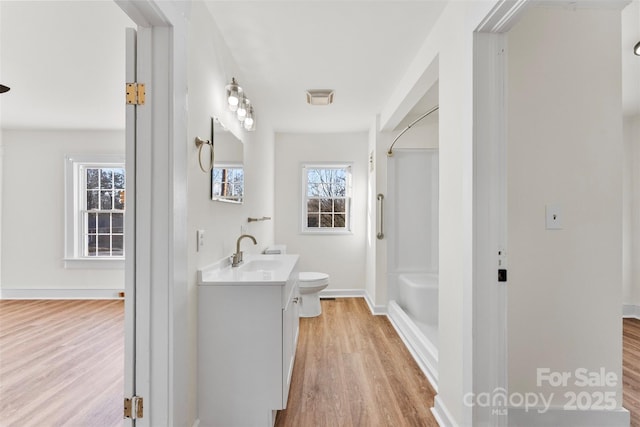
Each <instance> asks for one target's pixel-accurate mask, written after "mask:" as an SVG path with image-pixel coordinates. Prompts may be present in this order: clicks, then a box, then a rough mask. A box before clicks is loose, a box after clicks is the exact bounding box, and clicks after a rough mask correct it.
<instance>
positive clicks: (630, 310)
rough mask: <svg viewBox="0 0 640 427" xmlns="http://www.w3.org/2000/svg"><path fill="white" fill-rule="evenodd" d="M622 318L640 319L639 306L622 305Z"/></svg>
mask: <svg viewBox="0 0 640 427" xmlns="http://www.w3.org/2000/svg"><path fill="white" fill-rule="evenodd" d="M622 317H628V318H632V319H640V305H634V304H623V305H622Z"/></svg>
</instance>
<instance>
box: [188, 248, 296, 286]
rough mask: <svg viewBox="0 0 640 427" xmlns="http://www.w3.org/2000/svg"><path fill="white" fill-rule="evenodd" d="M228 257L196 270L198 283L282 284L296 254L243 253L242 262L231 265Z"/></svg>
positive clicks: (288, 274) (234, 284)
mask: <svg viewBox="0 0 640 427" xmlns="http://www.w3.org/2000/svg"><path fill="white" fill-rule="evenodd" d="M229 258H230V257H225V258H223V259H221V260H219V261H217V262H216V263H214V264H211V265H209V266H207V267H205V268H202V269H200V270H198V284H199V285H218V286H237V285H259V284H265V285H283V284H285V283H286V282H287V280H288V279H289V276H290V274H291V272H292V271H293V269H294V267H295V266H296V263H297V262H298V255H289V254H282V255H264V254H261V255H257V254H245V255H244V263H242V264H240V265H239V266H238V267H231V263H230V261H229Z"/></svg>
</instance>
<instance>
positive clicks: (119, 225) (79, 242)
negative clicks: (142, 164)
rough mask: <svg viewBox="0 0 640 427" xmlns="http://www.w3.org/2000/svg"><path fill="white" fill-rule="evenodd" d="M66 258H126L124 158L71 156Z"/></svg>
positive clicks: (68, 182) (83, 262)
mask: <svg viewBox="0 0 640 427" xmlns="http://www.w3.org/2000/svg"><path fill="white" fill-rule="evenodd" d="M66 179H67V192H66V194H67V196H66V197H67V200H66V206H67V211H66V257H65V261H66V262H65V264H66V266H67V267H71V265H70V264H73V262H74V261H79V262H81V263H82V264H83V265H82V268H86V267H87V266H88V265H87V264H88V263H90V262H92V261H99V262H100V263H99V264H96V265H99V266H100V267H101V268H104V267H105V266H106V264H105V263H104V262H101V261H105V260H106V261H109V260H111V261H114V260H117V261H119V263H118V264H116V265H117V266H118V267H122V265H123V264H122V260H123V259H124V212H125V168H124V162H123V161H122V159H121V158H120V157H115V156H99V157H95V158H70V157H68V158H67V165H66Z"/></svg>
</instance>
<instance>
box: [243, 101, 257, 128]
mask: <svg viewBox="0 0 640 427" xmlns="http://www.w3.org/2000/svg"><path fill="white" fill-rule="evenodd" d="M254 123H255V121H254V120H253V106H252V105H249V107H248V108H247V117H246V118H245V119H244V128H245V129H246V130H253V129H254V127H253V125H254Z"/></svg>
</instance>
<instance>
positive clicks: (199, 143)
mask: <svg viewBox="0 0 640 427" xmlns="http://www.w3.org/2000/svg"><path fill="white" fill-rule="evenodd" d="M205 145H209V146H211V149H210V153H211V158H210V162H209V168H208V169H205V167H204V166H202V147H204V146H205ZM196 147H198V164H199V165H200V169H201V170H202V172H204V173H209V172H211V171H212V170H213V160H214V154H213V144H212V143H211V141H209V140H206V139H202V138H200V137H197V136H196Z"/></svg>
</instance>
